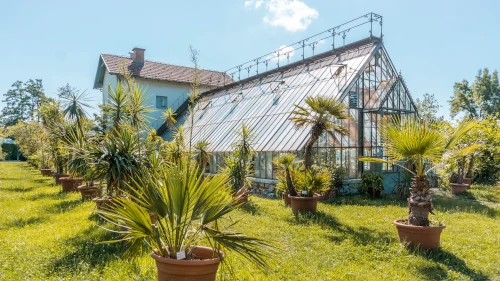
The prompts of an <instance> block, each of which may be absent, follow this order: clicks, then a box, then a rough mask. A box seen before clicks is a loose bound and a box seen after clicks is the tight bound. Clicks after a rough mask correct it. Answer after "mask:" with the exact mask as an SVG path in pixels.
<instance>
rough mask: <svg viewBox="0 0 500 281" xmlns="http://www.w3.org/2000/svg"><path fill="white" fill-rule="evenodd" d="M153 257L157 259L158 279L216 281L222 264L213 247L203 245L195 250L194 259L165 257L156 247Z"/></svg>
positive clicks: (166, 280)
mask: <svg viewBox="0 0 500 281" xmlns="http://www.w3.org/2000/svg"><path fill="white" fill-rule="evenodd" d="M216 256H217V255H216ZM151 257H152V258H153V259H154V260H155V261H156V269H157V271H158V281H214V280H215V277H216V275H217V270H218V269H219V264H220V259H219V258H218V257H214V252H213V251H212V249H211V248H208V247H201V246H198V247H196V248H195V249H194V250H193V258H194V259H192V260H175V259H171V258H165V257H162V256H160V255H158V250H156V249H155V250H154V251H153V253H151Z"/></svg>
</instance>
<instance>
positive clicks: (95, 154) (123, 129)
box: [85, 124, 153, 197]
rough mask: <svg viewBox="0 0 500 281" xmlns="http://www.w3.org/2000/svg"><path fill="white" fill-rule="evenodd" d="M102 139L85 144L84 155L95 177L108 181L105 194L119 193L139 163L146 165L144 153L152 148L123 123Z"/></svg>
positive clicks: (146, 159)
mask: <svg viewBox="0 0 500 281" xmlns="http://www.w3.org/2000/svg"><path fill="white" fill-rule="evenodd" d="M112 130H113V131H112V133H111V134H108V135H106V137H105V138H104V140H103V141H101V142H98V143H88V144H87V147H86V148H85V151H86V152H85V153H86V156H85V157H86V158H88V159H90V166H91V171H92V175H91V177H92V178H94V179H100V180H104V181H106V183H107V186H106V191H107V195H108V196H111V197H113V196H117V195H122V192H123V191H124V190H126V189H127V185H126V183H127V182H129V181H130V180H131V178H132V177H133V175H134V174H135V173H137V172H138V171H139V168H140V167H141V166H145V167H148V158H147V155H148V154H149V153H150V152H149V150H151V149H153V147H148V146H147V144H148V143H147V142H143V140H142V139H141V138H139V137H138V136H137V135H138V134H140V133H139V132H138V131H136V130H135V129H134V128H132V127H129V126H125V124H122V125H121V126H120V128H119V129H116V128H113V129H112Z"/></svg>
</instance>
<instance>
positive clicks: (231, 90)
mask: <svg viewBox="0 0 500 281" xmlns="http://www.w3.org/2000/svg"><path fill="white" fill-rule="evenodd" d="M308 96H327V97H335V98H338V99H340V100H341V101H342V102H343V103H345V104H346V105H347V106H348V107H349V109H348V111H349V115H350V118H348V119H346V120H342V121H338V120H336V122H339V124H341V125H342V126H344V127H345V128H347V129H348V131H349V133H348V134H346V135H341V134H338V133H335V134H334V137H332V136H330V135H328V134H325V135H323V136H322V137H321V138H320V139H319V140H318V142H317V143H316V144H315V146H314V151H313V152H314V159H315V162H316V164H318V165H329V166H343V167H345V168H346V170H347V171H348V177H349V178H351V179H356V178H359V177H360V175H361V174H362V173H363V172H366V171H377V172H383V173H385V174H390V175H392V174H397V173H398V171H397V170H394V169H395V168H394V167H392V166H391V165H387V164H377V163H363V162H359V161H358V158H359V157H362V156H370V157H380V158H385V157H386V154H385V152H384V149H383V145H382V141H381V138H380V134H379V132H378V124H379V122H380V121H381V120H382V119H383V118H385V117H386V116H391V115H406V114H416V107H415V104H414V102H413V100H412V98H411V96H410V93H409V91H408V89H407V87H406V85H405V82H404V80H403V78H402V77H401V75H400V74H399V73H398V72H397V71H396V68H395V67H394V65H393V64H392V62H391V60H390V58H389V56H388V54H387V51H386V49H385V47H384V45H383V42H382V40H381V38H379V37H374V36H370V37H369V38H366V39H363V40H360V41H356V42H353V43H351V44H347V45H345V46H343V47H341V48H336V49H335V50H334V51H327V52H324V53H320V54H318V55H314V56H312V57H310V58H308V59H303V60H299V61H297V62H294V63H291V64H289V65H286V66H283V67H280V68H279V69H274V70H271V71H267V72H263V73H260V74H256V75H254V76H250V77H248V78H246V79H243V80H240V81H237V82H234V83H232V84H229V85H226V86H223V87H220V88H218V89H215V90H212V91H209V92H206V93H203V95H202V97H201V98H200V99H199V100H198V102H197V103H196V105H194V116H192V120H194V122H193V124H191V123H190V122H187V121H183V120H191V117H190V116H183V118H181V119H182V120H181V121H180V122H179V123H180V124H183V127H184V132H185V133H186V135H189V134H190V133H191V132H190V131H191V130H192V136H193V139H192V143H196V142H197V141H200V140H205V141H208V142H209V143H210V145H209V150H210V151H211V153H212V159H211V163H210V167H209V171H210V173H217V172H218V171H219V169H221V167H223V166H224V158H225V156H227V155H229V154H230V153H231V144H232V143H234V142H235V141H236V140H237V139H238V135H237V134H236V132H237V131H239V130H240V129H241V126H242V124H245V125H246V126H247V127H249V128H250V130H251V131H252V132H253V134H254V149H255V151H256V154H255V155H254V159H253V161H254V169H255V171H254V172H255V178H256V179H257V182H261V183H272V182H273V179H275V169H274V167H273V164H272V161H273V159H275V158H276V157H277V156H278V155H279V154H281V153H285V152H292V153H295V154H296V155H297V157H298V158H300V157H301V156H302V154H303V152H304V146H305V144H306V143H307V141H308V139H309V128H301V129H298V128H296V127H295V126H294V124H293V122H292V121H291V120H290V117H292V115H293V113H292V111H293V110H294V108H295V106H294V105H295V104H297V105H301V106H304V105H305V102H304V100H305V98H306V97H308ZM184 114H187V113H184ZM171 135H172V132H166V133H164V138H165V139H166V140H169V139H171ZM386 177H387V176H386ZM384 184H385V185H390V183H384Z"/></svg>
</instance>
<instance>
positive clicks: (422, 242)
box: [393, 220, 446, 250]
mask: <svg viewBox="0 0 500 281" xmlns="http://www.w3.org/2000/svg"><path fill="white" fill-rule="evenodd" d="M405 222H406V221H405V220H395V221H394V222H393V223H394V225H395V226H396V228H397V229H398V236H399V241H400V242H402V243H403V242H404V243H409V246H411V247H418V248H420V249H422V250H436V249H438V248H439V240H440V238H441V232H442V231H443V229H444V228H445V227H446V226H445V225H441V226H414V225H409V224H406V223H405Z"/></svg>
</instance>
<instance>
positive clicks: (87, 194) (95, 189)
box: [78, 184, 102, 200]
mask: <svg viewBox="0 0 500 281" xmlns="http://www.w3.org/2000/svg"><path fill="white" fill-rule="evenodd" d="M78 190H79V191H80V193H81V194H82V200H85V199H92V198H95V197H99V196H101V194H102V189H101V186H100V185H97V184H94V185H92V186H87V185H80V186H78Z"/></svg>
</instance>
